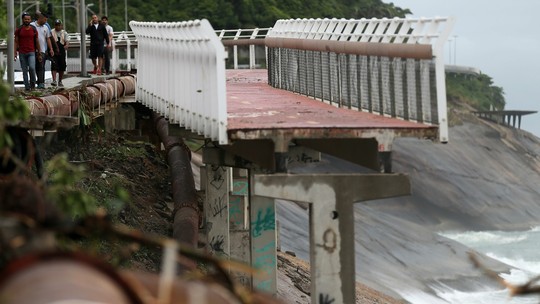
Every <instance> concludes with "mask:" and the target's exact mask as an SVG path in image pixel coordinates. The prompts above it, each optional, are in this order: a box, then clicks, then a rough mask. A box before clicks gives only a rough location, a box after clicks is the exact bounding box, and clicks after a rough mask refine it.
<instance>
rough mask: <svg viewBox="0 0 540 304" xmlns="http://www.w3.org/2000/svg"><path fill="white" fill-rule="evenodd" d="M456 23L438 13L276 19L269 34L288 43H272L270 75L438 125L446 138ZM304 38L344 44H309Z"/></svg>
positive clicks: (304, 89)
mask: <svg viewBox="0 0 540 304" xmlns="http://www.w3.org/2000/svg"><path fill="white" fill-rule="evenodd" d="M453 24H454V19H453V18H441V17H436V18H419V19H404V18H394V19H386V18H383V19H360V20H352V19H351V20H347V19H291V20H278V21H277V22H276V24H275V25H274V27H273V28H272V30H271V31H269V32H268V34H267V38H266V39H267V40H271V39H274V38H277V39H278V40H279V41H280V43H282V45H283V43H288V44H289V45H293V46H291V47H272V48H269V50H268V69H269V81H270V84H271V85H273V86H275V87H279V88H283V89H287V90H291V91H295V92H298V93H300V94H305V95H308V96H313V97H315V98H320V99H321V100H324V101H329V102H331V103H333V104H336V105H338V106H342V107H349V108H352V107H355V108H358V109H359V110H365V111H370V112H376V113H380V114H381V115H388V116H391V117H397V118H402V119H405V120H412V121H417V122H421V123H427V124H435V125H438V126H439V140H440V141H442V142H447V141H448V122H447V112H446V87H445V74H444V54H443V52H444V43H445V41H446V40H447V38H448V36H449V34H450V31H451V29H452V27H453ZM302 41H304V42H309V43H307V44H310V45H314V44H313V43H311V42H316V43H319V44H326V45H327V46H329V47H332V48H333V49H339V50H343V51H333V52H329V51H323V50H320V48H319V49H318V50H315V51H314V49H317V48H311V49H309V48H306V47H305V45H307V44H304V45H302V43H298V42H302ZM294 43H296V45H299V46H294ZM267 45H268V43H267ZM350 45H354V46H355V47H356V48H353V50H350V49H349V50H347V51H345V49H347V47H349V46H350ZM426 47H429V53H428V55H427V56H426V54H425V53H426V52H425V50H426ZM375 49H378V52H376V51H374V52H371V51H373V50H375ZM380 49H384V50H387V51H388V52H387V53H391V54H392V55H391V56H390V55H385V54H384V52H380ZM420 49H422V52H423V55H422V56H417V57H415V56H416V55H417V54H415V52H417V50H420ZM355 52H356V53H355ZM362 52H364V53H362ZM370 52H371V53H370ZM417 53H420V52H419V51H418V52H417ZM420 57H421V58H420ZM432 63H434V64H433V66H434V67H435V69H434V71H435V73H434V74H435V75H434V76H433V75H432V69H431V68H430V67H431V66H432Z"/></svg>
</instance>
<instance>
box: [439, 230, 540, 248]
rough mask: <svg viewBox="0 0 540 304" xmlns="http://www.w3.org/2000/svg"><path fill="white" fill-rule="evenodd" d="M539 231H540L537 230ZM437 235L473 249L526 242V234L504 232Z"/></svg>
mask: <svg viewBox="0 0 540 304" xmlns="http://www.w3.org/2000/svg"><path fill="white" fill-rule="evenodd" d="M539 231H540V230H539ZM439 235H441V236H444V237H446V238H449V239H452V240H454V241H456V242H459V243H462V244H464V245H467V246H470V247H475V244H485V243H493V244H499V245H505V244H511V243H517V242H522V241H525V240H527V238H528V235H527V234H526V233H515V232H505V231H469V232H462V233H444V232H442V233H439Z"/></svg>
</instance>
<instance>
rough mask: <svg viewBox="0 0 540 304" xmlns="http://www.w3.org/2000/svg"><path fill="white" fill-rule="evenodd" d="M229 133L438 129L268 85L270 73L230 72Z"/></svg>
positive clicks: (265, 71)
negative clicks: (336, 104)
mask: <svg viewBox="0 0 540 304" xmlns="http://www.w3.org/2000/svg"><path fill="white" fill-rule="evenodd" d="M227 112H228V126H227V129H228V131H229V132H231V131H232V132H234V131H241V130H244V131H246V130H268V129H292V130H294V129H348V130H351V129H358V130H361V129H364V130H367V129H389V130H392V129H393V130H402V131H403V130H404V129H406V130H411V131H412V130H414V131H420V132H422V131H424V130H425V131H427V130H431V131H433V129H436V128H437V127H434V126H429V125H424V124H419V123H414V122H409V121H404V120H400V119H396V118H388V117H384V116H381V115H378V114H372V113H367V112H361V111H356V110H350V109H343V108H341V109H340V108H336V107H335V106H332V105H329V104H326V103H324V102H321V101H320V100H314V99H313V98H310V97H307V96H303V95H298V94H296V93H293V92H289V91H286V90H282V89H276V88H273V87H271V86H270V85H268V81H267V70H227Z"/></svg>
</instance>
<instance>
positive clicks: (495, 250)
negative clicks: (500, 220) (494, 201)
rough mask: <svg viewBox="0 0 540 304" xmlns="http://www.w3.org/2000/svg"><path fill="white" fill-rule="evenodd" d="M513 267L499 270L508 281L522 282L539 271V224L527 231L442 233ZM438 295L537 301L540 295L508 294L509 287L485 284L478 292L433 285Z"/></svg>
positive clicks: (453, 299) (459, 299) (489, 300)
mask: <svg viewBox="0 0 540 304" xmlns="http://www.w3.org/2000/svg"><path fill="white" fill-rule="evenodd" d="M441 235H442V236H445V237H447V238H450V239H452V240H455V241H457V242H460V243H462V244H464V245H466V246H468V247H470V248H472V249H474V250H476V251H478V252H481V253H484V254H486V255H488V256H490V257H491V258H494V259H496V260H499V261H501V262H503V263H506V264H508V265H510V266H512V267H514V269H512V271H511V272H510V273H509V274H508V273H507V274H504V273H503V274H500V276H501V277H502V278H504V279H505V280H506V281H507V282H509V283H511V284H514V285H516V284H524V283H526V282H528V281H529V280H530V279H532V278H534V277H537V276H539V275H540V250H539V249H540V227H535V228H532V229H530V230H528V231H513V232H508V231H483V232H465V233H441ZM434 289H435V290H436V293H437V295H438V296H439V297H440V298H442V299H444V300H445V301H447V302H449V303H470V304H475V303H494V304H496V303H512V304H514V303H515V304H518V303H519V304H521V303H535V304H536V303H540V295H532V296H526V297H522V296H520V297H512V298H510V296H509V292H508V290H506V289H505V290H492V289H489V288H486V289H484V290H479V291H477V292H460V291H457V290H453V289H450V288H445V287H441V286H438V287H434Z"/></svg>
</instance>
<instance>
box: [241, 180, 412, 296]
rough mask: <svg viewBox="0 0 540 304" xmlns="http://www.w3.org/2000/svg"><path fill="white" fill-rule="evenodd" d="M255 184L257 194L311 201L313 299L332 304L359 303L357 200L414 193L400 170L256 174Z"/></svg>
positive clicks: (253, 181) (255, 193)
mask: <svg viewBox="0 0 540 304" xmlns="http://www.w3.org/2000/svg"><path fill="white" fill-rule="evenodd" d="M252 186H253V193H252V195H260V196H267V197H272V198H280V199H286V200H292V201H297V202H307V203H311V206H310V214H309V220H310V223H309V224H310V228H309V230H310V261H311V303H332V304H341V303H354V302H355V282H356V278H355V266H354V264H355V259H354V254H355V252H354V215H353V214H354V213H353V204H354V203H355V202H359V201H366V200H373V199H381V198H388V197H394V196H400V195H407V194H410V191H411V189H410V182H409V179H408V177H407V176H405V175H401V174H294V175H293V174H273V175H255V176H254V177H252ZM252 206H253V205H252ZM252 225H253V222H252ZM254 251H255V250H254ZM268 259H269V260H271V259H270V258H268Z"/></svg>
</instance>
